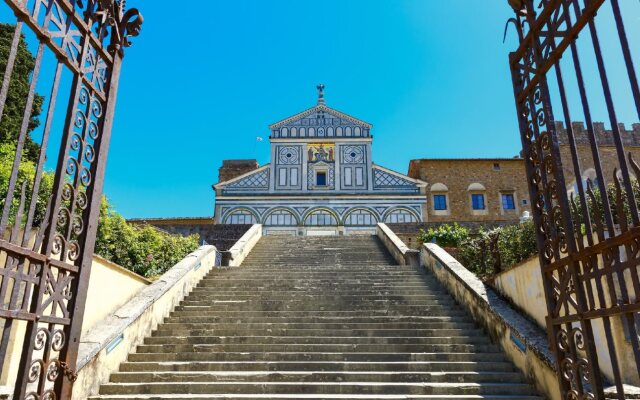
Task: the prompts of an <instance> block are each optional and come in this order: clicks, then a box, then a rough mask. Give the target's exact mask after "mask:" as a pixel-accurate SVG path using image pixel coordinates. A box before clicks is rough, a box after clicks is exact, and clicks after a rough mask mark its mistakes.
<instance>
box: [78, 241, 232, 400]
mask: <svg viewBox="0 0 640 400" xmlns="http://www.w3.org/2000/svg"><path fill="white" fill-rule="evenodd" d="M219 260H220V258H219V257H218V254H217V250H216V248H215V247H214V246H202V247H200V248H198V249H197V250H196V251H194V252H193V253H191V254H189V255H188V256H186V257H185V258H184V259H182V260H181V261H180V262H179V263H177V264H176V265H175V266H173V267H172V268H171V269H170V270H169V271H167V272H165V273H164V274H163V275H162V276H161V277H160V279H158V280H157V281H155V282H154V283H153V284H151V285H149V286H147V287H146V288H144V289H143V290H141V291H140V292H139V293H138V294H137V295H136V296H135V297H133V298H132V299H131V300H129V301H128V302H127V303H126V304H125V305H124V306H122V307H120V308H119V309H118V310H117V311H116V312H114V313H113V314H112V315H110V316H109V317H107V318H106V319H104V320H103V321H101V322H100V323H98V324H97V325H95V326H94V327H93V328H92V329H91V330H89V332H87V333H86V334H85V335H83V337H82V339H81V342H80V349H79V354H78V362H77V371H78V380H77V381H76V383H75V384H74V388H73V397H72V399H73V400H80V399H86V398H88V397H89V396H92V395H95V394H97V392H98V389H99V388H100V385H101V384H102V383H106V382H108V381H109V376H110V375H111V373H112V372H115V371H117V369H118V367H119V365H120V363H121V362H123V361H125V360H126V358H127V356H128V354H129V353H130V352H131V351H133V350H135V348H136V346H138V345H139V344H141V343H143V340H144V338H145V337H146V336H148V335H149V334H150V333H151V331H152V330H153V329H155V328H156V327H157V326H158V324H159V323H160V322H162V321H163V320H164V318H165V317H167V316H168V315H169V313H170V312H171V310H173V308H174V307H175V306H176V305H177V304H178V303H179V302H180V301H182V299H183V298H184V297H185V296H186V295H187V294H188V293H189V292H190V291H191V289H192V288H193V287H194V286H195V285H196V284H197V283H198V282H199V281H200V280H201V279H202V277H204V276H205V275H206V274H207V273H208V272H209V271H210V270H211V269H212V268H214V267H215V266H216V264H219ZM115 289H117V288H115Z"/></svg>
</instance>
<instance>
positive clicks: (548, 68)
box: [509, 0, 640, 399]
mask: <svg viewBox="0 0 640 400" xmlns="http://www.w3.org/2000/svg"><path fill="white" fill-rule="evenodd" d="M509 3H510V4H511V5H512V6H513V8H514V11H515V12H516V16H515V17H514V18H513V19H511V20H510V21H509V22H510V23H513V25H514V26H516V30H517V35H518V40H519V46H518V48H517V49H516V50H515V51H514V52H513V53H511V54H510V65H511V71H512V80H513V86H514V97H515V100H516V108H517V113H518V121H519V125H520V137H521V141H522V146H523V155H524V159H525V166H526V171H527V180H528V185H529V192H530V196H531V199H532V203H533V207H532V208H533V217H534V221H535V224H536V228H537V229H536V231H537V241H538V248H539V259H540V264H541V270H542V277H543V284H544V288H545V297H546V303H547V314H548V316H547V329H548V336H549V341H550V344H551V347H552V349H553V351H554V353H555V355H556V358H557V360H556V368H557V372H558V382H559V384H560V389H561V392H562V396H563V398H565V399H596V398H597V399H601V398H604V387H605V386H606V385H607V384H608V383H607V382H608V381H610V382H611V384H612V385H613V386H614V387H615V389H616V393H617V394H616V398H619V399H623V398H624V387H623V383H624V380H625V377H631V378H632V379H638V372H637V371H638V370H639V367H640V345H639V344H638V340H639V337H638V329H639V328H640V327H639V326H637V325H636V321H635V318H636V317H637V316H638V312H640V303H639V302H638V298H639V295H640V281H639V279H640V278H639V271H638V268H639V265H640V251H639V248H640V215H639V214H638V205H637V203H638V200H639V199H637V198H636V197H637V196H638V194H637V193H638V192H637V190H636V192H634V185H636V183H634V182H633V181H632V180H631V176H632V174H631V171H633V172H635V176H636V177H640V168H639V167H638V165H637V164H636V163H635V161H634V160H633V158H632V156H631V154H630V153H629V154H627V152H626V151H625V144H624V143H623V142H624V140H623V137H622V135H621V132H620V125H619V124H618V120H617V118H616V114H615V109H614V107H613V103H614V98H613V97H612V95H611V91H610V88H609V83H608V79H607V71H606V68H605V67H604V57H603V55H602V49H601V44H600V42H599V39H598V31H597V29H596V23H595V16H596V14H597V13H598V11H599V10H600V9H601V8H602V7H603V6H604V5H607V3H608V5H610V6H611V9H612V11H613V13H612V15H613V21H612V24H613V25H614V26H615V27H616V29H617V31H618V37H619V39H620V43H621V45H622V50H623V55H624V60H623V61H624V65H625V67H626V70H627V72H628V76H629V83H630V86H631V92H632V93H635V94H636V95H634V101H635V105H636V108H637V111H638V118H640V90H639V88H638V83H637V78H636V76H635V74H636V73H635V70H634V69H633V64H632V62H631V61H630V60H631V59H630V56H629V54H630V53H629V45H628V41H627V39H626V36H625V33H624V32H625V28H624V23H623V21H622V18H621V13H620V7H619V5H618V0H593V1H585V0H542V1H535V2H534V1H532V0H510V1H509ZM584 31H588V35H584V36H586V40H587V41H588V42H590V43H588V44H589V45H590V46H592V50H593V53H594V55H595V61H596V62H595V64H596V67H595V71H596V74H597V78H599V79H600V83H601V89H603V91H604V97H605V103H606V104H605V105H606V112H607V113H608V116H609V123H610V125H611V129H612V134H611V137H610V139H608V140H610V142H611V148H612V149H613V153H614V155H613V156H611V157H612V159H613V160H614V161H615V162H616V163H617V166H616V167H615V168H613V169H610V170H609V171H605V170H606V169H607V168H608V167H607V168H605V165H604V163H603V162H602V159H601V154H600V143H601V142H602V139H601V138H599V137H598V135H597V133H596V131H595V129H594V122H593V120H592V113H591V106H590V103H589V97H588V90H589V88H588V85H586V84H585V77H584V75H585V73H584V68H583V66H582V61H581V59H580V56H579V53H578V48H577V45H576V43H577V41H578V36H579V34H581V33H582V32H584ZM563 57H564V59H565V60H567V62H566V63H565V64H564V65H563V64H561V62H560V60H561V59H562V58H563ZM567 65H568V66H569V68H566V66H567ZM567 70H573V72H574V74H573V75H574V78H575V82H576V84H577V85H576V86H577V89H576V91H575V92H576V93H577V97H578V102H577V104H570V103H569V100H568V99H569V96H568V89H567V80H565V75H566V71H567ZM550 80H554V82H553V85H551V84H550V82H549V81H550ZM552 90H553V95H552V94H551V92H552ZM552 99H553V100H554V101H556V100H557V99H559V105H560V106H559V107H556V108H555V110H556V111H557V110H558V109H559V110H560V111H561V112H560V113H559V114H560V115H561V116H562V117H561V118H562V119H563V120H564V121H563V123H564V126H565V127H566V132H565V136H563V138H562V140H563V144H564V145H565V148H568V150H567V151H566V152H565V153H563V152H561V151H560V139H559V138H560V136H559V134H558V126H559V125H558V123H559V121H558V120H557V119H556V116H554V105H553V101H552ZM577 106H581V107H582V110H581V111H582V113H583V115H584V118H585V123H586V126H587V128H586V131H587V133H586V134H585V138H586V139H585V140H584V143H580V145H581V146H583V147H579V146H578V144H579V143H578V142H577V140H576V133H575V132H574V128H573V124H572V122H573V121H572V119H571V118H572V111H575V109H576V108H578V107H577ZM560 126H562V123H560ZM580 152H582V153H580ZM589 162H591V163H592V166H593V167H594V169H595V171H596V172H595V175H596V177H597V179H595V180H592V179H591V178H588V179H583V176H584V175H583V165H584V163H589ZM609 173H610V175H609V176H607V174H609ZM572 177H574V178H575V184H571V183H570V182H571V178H572ZM617 323H622V324H624V326H625V327H626V330H627V332H628V333H629V335H628V336H629V342H630V343H631V346H629V351H630V352H631V353H633V357H634V360H635V368H628V369H629V370H622V369H621V362H620V360H619V358H618V352H619V351H620V349H619V347H620V346H628V344H626V343H621V342H620V341H616V338H615V337H614V334H613V330H614V328H613V327H612V326H613V324H617ZM594 324H597V325H598V326H599V328H598V329H599V330H601V332H602V334H600V335H599V340H600V343H599V344H598V346H597V347H596V336H595V335H594ZM599 355H606V357H604V361H602V360H601V359H600V358H599ZM604 370H606V371H607V372H606V373H605V372H603V371H604ZM633 374H636V375H635V377H634V375H633Z"/></svg>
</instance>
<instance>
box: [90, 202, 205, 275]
mask: <svg viewBox="0 0 640 400" xmlns="http://www.w3.org/2000/svg"><path fill="white" fill-rule="evenodd" d="M197 248H198V236H197V235H191V236H188V237H182V236H179V235H170V234H168V233H164V232H161V231H159V230H157V229H155V228H153V227H152V226H149V225H145V226H142V227H138V226H134V225H131V224H129V223H127V221H125V219H124V218H123V217H122V216H121V215H120V214H118V213H117V212H116V211H115V210H114V209H113V207H111V205H109V203H108V201H107V199H106V198H103V199H102V204H101V205H100V223H99V225H98V235H97V238H96V249H95V252H96V254H98V255H100V256H102V257H104V258H106V259H108V260H110V261H112V262H114V263H116V264H118V265H120V266H122V267H124V268H127V269H129V270H131V271H133V272H135V273H138V274H140V275H142V276H145V277H151V276H155V275H160V274H162V273H164V272H165V271H167V270H168V269H169V268H171V267H172V266H173V265H174V264H176V263H177V262H178V261H180V260H182V259H183V258H184V257H185V256H186V255H187V254H189V253H190V252H192V251H194V250H195V249H197Z"/></svg>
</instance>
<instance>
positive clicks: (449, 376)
mask: <svg viewBox="0 0 640 400" xmlns="http://www.w3.org/2000/svg"><path fill="white" fill-rule="evenodd" d="M110 381H111V382H114V383H116V382H127V383H134V382H140V383H147V382H234V381H235V382H237V381H242V382H256V381H261V382H264V381H266V382H290V381H296V382H459V383H469V382H474V383H477V382H493V383H498V382H500V383H522V376H521V375H520V374H518V373H515V372H494V371H487V372H436V373H434V372H395V371H393V372H383V371H378V372H365V371H362V372H358V371H351V372H347V371H268V370H266V371H208V372H205V371H202V372H199V373H198V374H194V373H193V372H137V373H136V372H120V373H115V374H113V375H111V380H110Z"/></svg>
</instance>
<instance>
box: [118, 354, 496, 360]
mask: <svg viewBox="0 0 640 400" xmlns="http://www.w3.org/2000/svg"><path fill="white" fill-rule="evenodd" d="M303 360H307V361H448V362H456V361H481V362H489V361H506V357H505V355H504V354H502V353H498V352H496V353H447V352H437V353H421V352H420V353H397V352H391V353H367V352H332V353H306V352H256V353H251V352H239V353H234V352H226V353H195V352H186V353H131V354H129V361H134V362H135V361H303Z"/></svg>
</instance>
